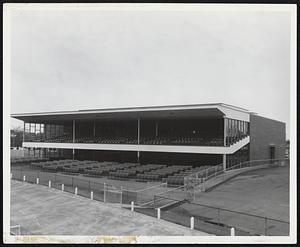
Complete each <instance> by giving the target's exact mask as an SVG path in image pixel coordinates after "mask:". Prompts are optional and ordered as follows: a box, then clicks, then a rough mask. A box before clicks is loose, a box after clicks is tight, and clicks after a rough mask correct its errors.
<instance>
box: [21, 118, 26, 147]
mask: <svg viewBox="0 0 300 247" xmlns="http://www.w3.org/2000/svg"><path fill="white" fill-rule="evenodd" d="M24 142H25V121H24V129H23V141H22V143H24ZM22 146H24V144H23V145H22Z"/></svg>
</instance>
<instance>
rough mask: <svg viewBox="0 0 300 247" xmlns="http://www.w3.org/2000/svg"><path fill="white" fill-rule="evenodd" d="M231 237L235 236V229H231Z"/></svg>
mask: <svg viewBox="0 0 300 247" xmlns="http://www.w3.org/2000/svg"><path fill="white" fill-rule="evenodd" d="M230 235H231V236H235V230H234V228H233V227H231V229H230Z"/></svg>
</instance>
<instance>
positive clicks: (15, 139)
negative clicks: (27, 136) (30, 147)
mask: <svg viewBox="0 0 300 247" xmlns="http://www.w3.org/2000/svg"><path fill="white" fill-rule="evenodd" d="M22 141H23V129H22V128H21V127H14V128H13V129H11V130H10V145H11V147H22Z"/></svg>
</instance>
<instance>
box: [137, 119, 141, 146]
mask: <svg viewBox="0 0 300 247" xmlns="http://www.w3.org/2000/svg"><path fill="white" fill-rule="evenodd" d="M137 144H138V145H139V144H140V117H138V126H137Z"/></svg>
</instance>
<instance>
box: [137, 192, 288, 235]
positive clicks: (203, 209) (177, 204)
mask: <svg viewBox="0 0 300 247" xmlns="http://www.w3.org/2000/svg"><path fill="white" fill-rule="evenodd" d="M155 202H156V206H158V207H161V205H164V206H163V207H162V208H161V218H162V219H165V220H167V221H170V222H173V223H177V224H181V225H184V226H187V227H189V225H190V218H191V217H194V218H195V229H199V230H204V231H207V230H208V229H211V233H213V234H219V235H230V234H229V233H230V228H231V227H234V228H235V229H236V231H237V232H236V233H237V235H265V236H288V235H289V225H290V224H289V222H287V221H283V220H278V219H273V218H269V217H262V216H259V215H254V214H248V213H244V212H238V211H234V210H228V209H224V208H220V207H213V206H210V205H204V204H199V203H192V202H188V201H186V200H184V199H183V198H181V199H176V197H166V196H165V195H163V193H161V194H160V195H155ZM162 202H169V203H170V205H171V206H170V207H168V206H167V207H166V206H165V204H163V203H162ZM172 205H173V206H172ZM140 211H141V212H142V211H143V210H142V209H141V210H140Z"/></svg>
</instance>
